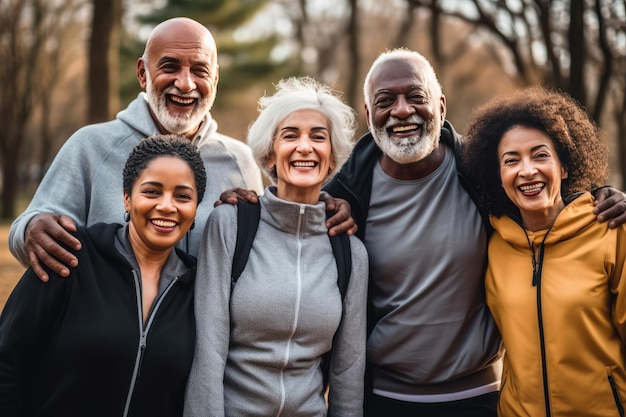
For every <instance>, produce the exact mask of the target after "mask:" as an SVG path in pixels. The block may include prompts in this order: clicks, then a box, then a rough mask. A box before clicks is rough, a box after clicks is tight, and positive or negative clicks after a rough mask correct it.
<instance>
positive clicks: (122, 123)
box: [9, 93, 263, 265]
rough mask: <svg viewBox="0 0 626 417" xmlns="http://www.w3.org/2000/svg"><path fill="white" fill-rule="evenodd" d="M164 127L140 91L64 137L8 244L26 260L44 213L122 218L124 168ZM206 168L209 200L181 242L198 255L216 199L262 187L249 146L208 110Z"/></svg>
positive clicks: (202, 143) (203, 146) (203, 130)
mask: <svg viewBox="0 0 626 417" xmlns="http://www.w3.org/2000/svg"><path fill="white" fill-rule="evenodd" d="M158 133H159V130H158V129H157V126H156V125H155V123H154V120H153V119H152V116H151V115H150V111H149V106H148V102H147V99H146V94H145V93H140V94H139V96H138V97H137V98H136V99H135V100H133V101H132V102H131V103H130V104H129V105H128V107H127V108H126V109H124V110H122V111H121V112H119V113H118V114H117V118H116V119H115V120H112V121H109V122H105V123H98V124H93V125H88V126H85V127H83V128H81V129H79V130H78V131H76V133H74V134H73V135H72V136H71V137H70V138H69V139H68V140H67V142H65V144H64V145H63V147H62V148H61V149H60V150H59V153H58V154H57V155H56V157H55V158H54V161H52V165H51V166H50V169H49V170H48V172H47V173H46V175H45V177H44V179H43V181H42V182H41V184H40V185H39V188H38V189H37V191H36V192H35V195H34V196H33V199H32V200H31V202H30V204H29V205H28V207H27V208H26V210H25V211H24V213H22V214H21V215H20V216H19V217H18V218H17V219H15V221H14V222H13V224H12V225H11V231H10V233H9V248H10V250H11V253H13V255H14V256H15V257H16V258H17V259H18V260H19V261H20V262H22V263H23V264H24V265H26V264H27V263H28V259H27V257H26V252H25V251H24V233H25V231H26V226H27V225H28V222H29V221H30V220H31V219H32V218H33V216H35V215H36V214H39V213H44V212H52V213H56V214H65V215H68V216H70V217H72V218H73V219H74V221H75V222H76V223H78V224H79V225H84V226H90V225H92V224H94V223H98V222H105V223H122V222H123V216H124V199H123V191H122V170H123V169H124V165H125V164H126V159H127V158H128V155H129V154H130V152H131V150H132V149H133V148H134V147H135V145H137V144H138V143H139V141H140V140H141V139H143V138H145V137H148V136H151V135H154V134H158ZM194 143H195V144H196V145H197V146H198V149H200V153H201V155H202V159H203V161H204V165H205V168H206V173H207V187H206V192H205V194H204V200H203V201H202V202H201V203H200V205H199V206H198V212H197V215H196V227H195V229H194V230H192V231H191V232H190V233H189V234H188V237H187V238H185V239H183V240H182V241H181V242H180V243H179V246H180V247H181V248H182V249H184V250H188V251H189V253H191V254H192V255H194V256H195V255H196V254H197V251H198V247H199V246H200V239H201V237H202V231H203V230H204V225H205V221H206V219H207V217H208V216H209V213H210V212H211V210H212V209H213V203H215V201H216V200H217V199H218V198H219V196H220V194H221V193H222V192H224V191H226V190H228V189H232V188H235V187H243V188H249V189H254V190H256V191H257V192H261V191H262V190H263V183H262V179H261V173H260V170H259V168H258V166H257V164H256V163H255V161H254V158H253V157H252V152H251V150H250V148H249V147H248V146H247V145H246V144H244V143H243V142H240V141H238V140H236V139H233V138H229V137H228V136H224V135H222V134H220V133H218V132H217V123H216V122H215V121H214V120H213V119H212V118H211V115H210V114H208V113H207V116H206V118H205V120H204V121H203V122H202V125H201V127H200V129H199V131H198V133H197V134H196V137H195V138H194Z"/></svg>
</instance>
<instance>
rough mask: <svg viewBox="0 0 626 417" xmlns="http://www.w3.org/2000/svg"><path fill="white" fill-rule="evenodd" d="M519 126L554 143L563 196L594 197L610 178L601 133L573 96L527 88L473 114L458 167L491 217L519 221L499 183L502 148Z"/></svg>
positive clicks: (495, 99) (498, 99) (487, 104)
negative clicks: (562, 176)
mask: <svg viewBox="0 0 626 417" xmlns="http://www.w3.org/2000/svg"><path fill="white" fill-rule="evenodd" d="M515 126H524V127H531V128H535V129H538V130H541V131H542V132H545V133H546V134H547V135H548V136H549V137H550V138H551V139H552V140H553V141H554V145H555V148H556V152H557V155H558V157H559V160H560V162H561V164H562V165H563V166H564V167H565V169H566V170H567V172H568V178H566V179H564V180H563V181H562V182H561V195H562V196H563V199H564V200H566V199H567V197H568V196H572V195H573V194H574V193H577V192H581V191H590V190H592V189H593V188H594V187H598V186H601V185H604V182H605V181H606V179H607V177H608V150H607V146H606V144H605V142H604V140H603V137H602V135H601V132H600V130H599V129H598V127H597V125H596V124H595V123H594V121H593V120H592V119H591V118H590V117H589V115H588V114H587V112H586V111H585V109H583V107H582V106H581V105H580V103H578V102H577V101H576V100H574V99H573V98H571V97H570V96H568V95H566V94H564V93H561V92H557V91H553V90H549V89H547V88H545V87H539V86H534V87H527V88H523V89H520V90H517V91H515V92H513V93H510V94H504V95H501V96H498V97H496V98H494V99H492V100H490V101H489V102H487V103H486V104H485V105H483V106H480V107H478V108H477V109H475V110H474V111H473V113H472V116H471V119H470V127H469V129H468V134H467V137H466V143H465V148H464V150H463V157H462V158H461V161H460V162H461V163H460V167H461V170H462V172H463V173H464V174H465V175H466V176H467V177H468V179H469V180H470V182H471V183H472V184H473V185H474V186H475V187H476V191H477V192H478V198H479V200H480V202H481V204H483V205H484V206H485V207H486V209H487V210H488V212H489V213H490V214H493V215H495V216H498V217H500V216H502V215H509V216H516V217H518V216H519V210H518V209H517V207H515V206H514V205H513V203H512V202H511V201H510V200H509V198H508V197H507V196H506V194H505V193H504V190H503V189H502V186H501V181H500V164H499V161H498V144H499V143H500V139H501V138H502V136H503V135H504V134H505V133H506V132H507V131H508V130H509V129H511V128H513V127H515Z"/></svg>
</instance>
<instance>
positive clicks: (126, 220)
mask: <svg viewBox="0 0 626 417" xmlns="http://www.w3.org/2000/svg"><path fill="white" fill-rule="evenodd" d="M124 221H125V222H126V223H128V222H129V221H130V213H129V212H128V210H126V211H125V212H124Z"/></svg>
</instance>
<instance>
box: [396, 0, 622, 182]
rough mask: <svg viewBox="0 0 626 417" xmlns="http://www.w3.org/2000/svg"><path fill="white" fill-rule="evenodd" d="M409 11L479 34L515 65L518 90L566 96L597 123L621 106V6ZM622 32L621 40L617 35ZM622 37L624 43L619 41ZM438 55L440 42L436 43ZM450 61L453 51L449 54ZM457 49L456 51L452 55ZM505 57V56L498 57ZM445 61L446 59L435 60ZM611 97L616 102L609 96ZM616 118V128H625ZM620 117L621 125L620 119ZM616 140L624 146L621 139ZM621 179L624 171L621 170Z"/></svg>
mask: <svg viewBox="0 0 626 417" xmlns="http://www.w3.org/2000/svg"><path fill="white" fill-rule="evenodd" d="M406 2H407V4H408V5H409V7H412V8H420V9H424V10H429V11H430V12H431V15H432V21H433V23H432V24H433V25H436V24H438V23H437V22H438V20H439V19H440V18H442V17H453V18H456V19H458V20H460V21H463V22H466V23H468V24H470V25H472V26H474V27H475V30H476V33H483V34H484V36H483V42H484V44H485V45H491V46H492V47H493V48H494V50H495V51H497V53H496V56H499V57H500V62H501V65H502V66H503V67H507V66H510V63H511V62H512V63H513V65H514V67H515V69H516V71H517V76H518V77H519V79H520V80H521V83H522V84H543V85H548V86H551V87H553V88H557V89H561V90H563V91H566V92H567V93H569V94H570V95H572V96H573V97H574V98H576V99H577V100H578V101H580V102H581V103H582V104H583V105H584V106H585V107H586V108H587V109H588V110H589V112H590V114H591V116H592V117H593V118H594V120H596V121H597V122H598V123H600V122H601V120H603V117H602V116H603V113H604V111H605V108H606V106H607V102H608V101H609V100H611V101H612V105H613V107H614V106H618V107H619V103H621V102H622V101H623V100H624V98H623V96H624V94H626V92H624V88H622V89H621V90H618V92H617V93H616V94H617V95H618V96H619V97H614V98H611V94H609V91H610V90H609V89H610V88H611V85H622V84H623V82H622V81H621V80H622V79H623V78H624V71H625V70H624V67H623V64H622V65H621V66H620V62H623V61H624V59H626V51H625V48H624V29H623V25H624V21H625V20H626V2H625V1H623V0H550V1H549V0H515V1H512V0H499V1H490V0H471V1H469V0H468V1H464V2H444V1H439V0H406ZM620 31H621V32H620ZM620 33H621V35H620ZM432 39H433V40H436V41H437V44H435V45H433V50H434V51H437V48H440V47H441V46H440V44H439V45H438V43H439V42H445V40H444V39H442V38H440V37H438V36H433V37H432ZM448 51H449V52H448V53H450V51H451V49H450V48H448ZM458 52H459V50H458V49H454V50H453V52H452V53H453V54H457V53H458ZM503 52H504V53H503ZM442 57H443V59H445V53H444V54H443V55H442V54H439V58H440V59H441V58H442ZM614 95H615V94H614ZM623 116H624V115H623V113H621V112H617V116H616V117H617V118H616V119H615V124H616V125H620V124H623V118H624V117H623ZM620 117H621V119H620ZM618 140H623V141H626V137H625V136H624V134H623V133H622V134H621V136H620V137H619V138H618ZM622 169H623V171H624V172H623V174H622V177H623V178H626V164H625V166H624V167H623V168H622Z"/></svg>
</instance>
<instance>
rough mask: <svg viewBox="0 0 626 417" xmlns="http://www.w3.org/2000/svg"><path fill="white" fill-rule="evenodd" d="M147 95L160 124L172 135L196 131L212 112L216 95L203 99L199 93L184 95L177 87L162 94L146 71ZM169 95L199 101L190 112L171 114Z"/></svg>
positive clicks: (170, 88) (169, 88) (167, 89)
mask: <svg viewBox="0 0 626 417" xmlns="http://www.w3.org/2000/svg"><path fill="white" fill-rule="evenodd" d="M146 94H147V95H148V104H149V105H150V108H151V109H152V111H153V112H154V114H155V116H156V118H157V119H158V121H159V123H161V125H162V126H163V127H164V128H165V129H166V130H167V131H168V132H170V133H185V132H189V131H190V130H194V129H196V128H197V127H198V126H199V125H200V123H201V122H202V121H203V120H204V118H205V117H206V114H207V113H208V112H209V111H210V110H211V107H212V105H213V100H214V98H215V95H213V96H212V97H204V98H203V97H201V95H200V93H199V92H198V91H192V92H190V93H183V92H181V91H180V90H178V88H176V87H168V88H166V89H165V90H164V91H163V92H162V93H159V91H157V90H156V88H155V87H154V86H153V85H152V80H151V79H150V74H149V72H148V71H146ZM167 94H173V95H176V96H180V97H185V98H195V99H197V102H196V105H195V106H194V107H193V108H192V109H191V110H190V111H188V112H185V113H176V114H174V115H172V114H170V112H169V111H168V109H167Z"/></svg>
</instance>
